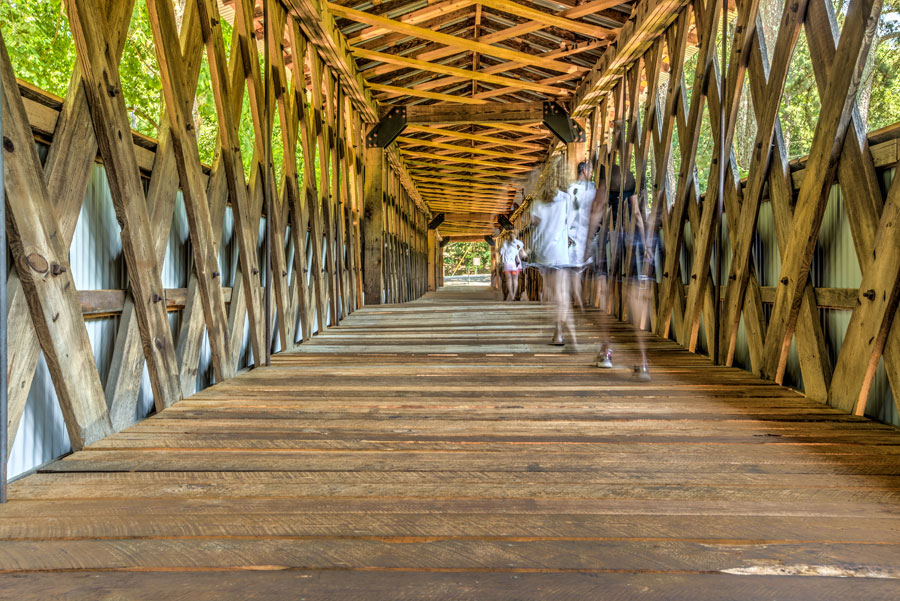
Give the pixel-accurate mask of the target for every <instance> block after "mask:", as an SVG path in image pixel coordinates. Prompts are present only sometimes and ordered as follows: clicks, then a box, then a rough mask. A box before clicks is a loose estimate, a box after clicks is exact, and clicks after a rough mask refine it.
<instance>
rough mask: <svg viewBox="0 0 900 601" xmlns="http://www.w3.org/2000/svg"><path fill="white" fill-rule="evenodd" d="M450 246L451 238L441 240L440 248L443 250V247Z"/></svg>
mask: <svg viewBox="0 0 900 601" xmlns="http://www.w3.org/2000/svg"><path fill="white" fill-rule="evenodd" d="M448 244H450V236H444V237H443V238H442V239H441V243H440V244H439V246H440V247H441V248H443V247H445V246H447V245H448Z"/></svg>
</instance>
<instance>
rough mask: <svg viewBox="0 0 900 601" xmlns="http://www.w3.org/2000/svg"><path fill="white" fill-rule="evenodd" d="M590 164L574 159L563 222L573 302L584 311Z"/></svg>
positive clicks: (591, 189) (592, 193)
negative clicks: (574, 175)
mask: <svg viewBox="0 0 900 601" xmlns="http://www.w3.org/2000/svg"><path fill="white" fill-rule="evenodd" d="M593 175H594V168H593V165H591V163H590V161H581V162H580V163H578V179H576V180H575V182H574V183H573V184H572V185H571V186H569V189H568V194H569V203H570V206H569V212H568V216H567V219H566V221H567V223H568V228H569V239H570V240H571V241H572V245H571V246H569V265H570V267H569V278H570V280H571V284H572V296H573V298H574V299H575V304H576V305H577V306H578V308H579V309H580V310H581V311H584V301H583V300H582V274H583V272H584V267H585V265H587V264H589V263H590V260H591V257H590V256H589V253H588V249H587V245H588V239H589V238H588V227H589V226H590V221H591V208H592V207H593V205H594V197H595V196H596V186H595V185H594V182H593V181H591V177H592V176H593Z"/></svg>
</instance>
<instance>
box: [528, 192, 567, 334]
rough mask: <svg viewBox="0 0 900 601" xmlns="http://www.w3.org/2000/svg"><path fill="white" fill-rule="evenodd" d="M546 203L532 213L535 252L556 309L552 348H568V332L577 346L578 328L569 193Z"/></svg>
mask: <svg viewBox="0 0 900 601" xmlns="http://www.w3.org/2000/svg"><path fill="white" fill-rule="evenodd" d="M543 201H544V202H541V203H536V204H535V206H534V208H533V209H532V211H531V220H532V222H533V223H534V224H535V226H536V227H535V232H534V252H535V260H536V262H537V263H538V264H540V266H541V275H542V276H543V279H544V290H545V293H546V294H545V297H546V298H548V299H549V300H550V301H551V302H552V303H553V304H554V305H555V306H556V318H555V322H556V323H555V326H556V328H555V331H554V334H553V340H552V341H551V342H550V344H552V345H554V346H565V344H566V341H565V338H564V337H563V332H564V330H565V331H567V332H568V335H569V341H570V343H571V345H572V346H573V347H574V346H575V344H576V337H575V325H574V322H573V320H572V316H571V315H570V305H571V302H572V300H571V296H570V294H569V293H570V289H569V287H570V285H569V271H568V267H569V266H570V265H571V262H570V257H569V243H570V238H569V222H568V215H569V211H570V207H571V200H570V198H569V195H568V193H566V192H563V191H562V190H552V189H551V190H549V191H547V192H545V194H544V198H543Z"/></svg>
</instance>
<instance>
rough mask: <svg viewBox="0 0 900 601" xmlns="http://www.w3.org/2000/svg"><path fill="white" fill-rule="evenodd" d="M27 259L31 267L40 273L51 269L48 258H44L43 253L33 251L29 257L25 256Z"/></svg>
mask: <svg viewBox="0 0 900 601" xmlns="http://www.w3.org/2000/svg"><path fill="white" fill-rule="evenodd" d="M25 261H26V262H27V263H28V266H29V267H31V268H32V269H33V270H35V271H36V272H38V273H47V271H48V270H49V269H50V263H49V262H48V261H47V259H45V258H44V256H43V255H40V254H38V253H31V254H30V255H28V256H27V257H25Z"/></svg>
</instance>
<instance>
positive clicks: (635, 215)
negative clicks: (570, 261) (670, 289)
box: [625, 187, 652, 381]
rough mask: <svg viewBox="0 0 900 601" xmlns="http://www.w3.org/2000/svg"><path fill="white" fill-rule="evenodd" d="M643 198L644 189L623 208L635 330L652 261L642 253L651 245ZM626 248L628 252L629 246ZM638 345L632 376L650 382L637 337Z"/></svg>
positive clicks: (647, 291)
mask: <svg viewBox="0 0 900 601" xmlns="http://www.w3.org/2000/svg"><path fill="white" fill-rule="evenodd" d="M643 194H644V188H643V187H642V190H641V196H638V195H637V194H632V195H631V196H630V197H629V198H628V201H627V203H626V205H625V206H626V208H627V209H628V213H630V215H629V216H628V219H627V220H626V223H628V222H630V225H629V226H627V227H628V230H629V231H627V232H626V233H625V244H626V245H630V246H632V247H633V250H632V256H633V257H634V259H633V261H632V265H631V266H630V267H631V273H632V275H631V277H630V278H629V281H628V282H627V283H628V287H627V296H628V313H629V315H630V317H631V321H632V323H634V326H635V328H637V329H642V328H641V322H642V320H643V316H644V313H645V312H646V311H647V310H648V307H649V303H650V283H651V281H652V278H651V277H650V276H649V275H647V276H645V275H644V273H643V270H644V265H645V263H646V262H647V261H651V260H652V257H648V256H646V252H645V249H646V248H648V247H649V246H650V245H647V244H645V243H646V241H647V238H646V236H647V233H648V232H646V230H645V228H644V223H645V216H644V210H643V205H644V204H646V203H642V202H641V197H642V196H643ZM625 248H628V246H626V247H625ZM626 273H627V271H626ZM637 342H638V348H639V349H640V352H641V364H640V365H635V366H634V374H633V375H634V377H635V378H636V379H638V380H642V381H649V380H650V369H649V366H648V365H647V349H646V348H645V345H644V338H643V336H640V335H638V336H637Z"/></svg>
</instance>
